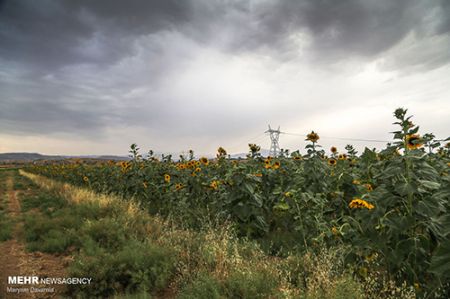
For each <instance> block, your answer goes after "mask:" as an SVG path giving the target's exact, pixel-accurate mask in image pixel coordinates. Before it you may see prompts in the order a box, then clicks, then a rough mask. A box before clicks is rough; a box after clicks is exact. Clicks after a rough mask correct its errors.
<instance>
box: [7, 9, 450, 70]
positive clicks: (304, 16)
mask: <svg viewBox="0 0 450 299" xmlns="http://www.w3.org/2000/svg"><path fill="white" fill-rule="evenodd" d="M448 3H449V1H446V0H441V1H440V2H438V1H437V0H432V1H420V0H397V1H390V0H377V1H369V0H340V1H334V0H284V1H218V0H216V1H206V0H205V1H192V0H191V1H188V0H185V1H182V0H178V1H177V0H165V1H144V0H132V1H126V2H122V1H111V0H109V1H108V0H97V1H87V0H84V1H50V0H43V1H31V0H29V1H26V0H19V1H12V0H9V1H7V0H6V1H3V4H2V5H1V7H0V40H1V41H2V43H1V46H0V56H1V57H2V58H3V59H9V60H15V61H20V62H22V63H26V64H28V65H33V64H37V65H39V66H40V67H43V66H45V67H49V68H51V67H60V66H64V65H68V64H74V63H75V64H76V63H95V64H110V63H114V62H115V61H117V60H120V59H121V58H123V57H125V56H128V55H133V44H134V42H135V40H136V38H138V37H139V36H145V35H149V34H155V33H158V32H161V31H170V30H174V31H179V32H181V33H183V34H185V35H187V36H189V37H190V38H193V39H195V40H197V41H199V42H202V43H205V44H206V45H208V46H214V44H212V45H211V44H210V43H214V42H216V41H217V39H219V38H220V37H221V35H224V33H225V32H226V31H227V30H229V31H231V32H230V33H229V35H230V36H229V37H228V38H227V39H226V41H225V42H224V45H223V46H224V47H225V48H226V49H227V50H228V51H232V52H235V51H239V50H247V51H255V50H259V49H269V50H270V51H271V54H272V55H274V56H278V57H279V58H281V59H283V58H286V57H288V58H292V57H295V56H296V55H299V54H300V52H299V51H298V49H296V45H295V44H294V43H293V42H292V40H291V39H292V36H293V35H295V34H296V33H298V32H303V33H305V34H307V36H308V38H309V39H311V43H312V45H310V47H309V48H308V49H309V53H310V54H311V55H312V56H315V57H320V58H321V59H324V60H336V59H342V58H346V57H348V56H351V55H360V56H362V57H370V56H374V55H377V54H379V53H381V52H383V51H385V50H387V49H389V48H391V47H393V46H394V45H395V44H396V43H398V42H399V41H400V40H401V39H402V38H404V37H405V35H406V34H408V33H410V32H412V31H417V32H419V31H421V29H422V27H423V26H425V25H427V24H424V22H425V21H424V20H425V17H427V16H428V15H429V13H430V12H432V11H433V9H435V10H437V13H436V17H437V18H438V19H435V20H431V21H432V22H436V24H435V25H434V27H435V29H434V30H433V31H432V32H431V33H430V34H446V33H448V31H449V28H450V17H449V15H450V11H449V10H450V8H449V7H450V5H449V4H448ZM180 46H182V45H180Z"/></svg>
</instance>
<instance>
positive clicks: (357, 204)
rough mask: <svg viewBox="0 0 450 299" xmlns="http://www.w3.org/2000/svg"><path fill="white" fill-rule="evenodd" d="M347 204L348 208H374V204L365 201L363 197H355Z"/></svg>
mask: <svg viewBox="0 0 450 299" xmlns="http://www.w3.org/2000/svg"><path fill="white" fill-rule="evenodd" d="M348 206H349V207H350V209H362V208H365V209H368V210H372V209H373V208H375V206H374V205H372V204H370V203H368V202H367V201H365V200H364V199H361V198H355V199H353V200H352V201H351V202H350V203H349V204H348Z"/></svg>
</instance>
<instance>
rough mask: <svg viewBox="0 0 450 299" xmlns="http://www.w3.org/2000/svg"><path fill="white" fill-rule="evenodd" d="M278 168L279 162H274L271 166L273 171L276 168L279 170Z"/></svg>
mask: <svg viewBox="0 0 450 299" xmlns="http://www.w3.org/2000/svg"><path fill="white" fill-rule="evenodd" d="M280 166H281V163H280V161H275V162H274V163H273V165H272V168H273V169H278V168H280Z"/></svg>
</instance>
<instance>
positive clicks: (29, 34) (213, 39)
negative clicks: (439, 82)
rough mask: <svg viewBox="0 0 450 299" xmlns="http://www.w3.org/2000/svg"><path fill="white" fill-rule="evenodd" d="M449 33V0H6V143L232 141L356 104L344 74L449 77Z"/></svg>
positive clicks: (1, 13) (2, 60)
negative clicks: (74, 138)
mask: <svg viewBox="0 0 450 299" xmlns="http://www.w3.org/2000/svg"><path fill="white" fill-rule="evenodd" d="M449 32H450V4H449V1H446V0H440V1H438V0H431V1H420V0H398V1H390V0H377V1H369V0H340V1H332V0H283V1H275V0H261V1H256V0H248V1H240V0H228V1H223V0H165V1H156V0H154V1H153V0H152V1H148V0H130V1H126V2H123V1H111V0H98V1H89V0H80V1H69V0H63V1H57V0H42V1H32V0H3V1H2V0H0V41H1V42H0V65H1V68H0V89H1V94H0V128H1V130H2V131H3V132H1V131H0V133H9V134H53V133H70V134H78V135H83V136H86V138H91V139H98V138H99V137H100V136H102V134H104V133H105V132H109V131H110V130H112V129H114V128H117V127H118V128H128V127H139V128H144V129H146V128H151V129H152V130H155V131H160V132H163V133H164V134H166V135H167V136H170V137H171V138H178V137H180V138H181V137H183V138H184V137H186V138H189V136H192V135H193V134H194V133H195V134H196V135H201V136H204V138H216V137H217V136H222V137H223V136H228V137H230V138H231V136H233V135H235V134H236V132H239V131H241V130H242V128H243V127H246V126H250V127H252V128H251V129H249V130H253V131H254V129H253V128H254V127H264V128H265V126H266V122H267V121H271V119H275V120H286V121H288V120H292V119H295V118H296V117H305V116H307V115H308V113H313V111H315V110H317V109H326V107H328V106H329V102H327V101H325V100H323V99H325V98H326V97H327V96H329V94H327V90H325V91H324V90H323V86H324V85H327V88H328V89H329V90H332V91H333V92H334V94H333V96H334V95H336V94H338V95H339V96H341V98H342V102H343V103H346V104H347V103H348V104H349V105H350V104H351V103H353V102H355V96H354V95H353V94H351V92H350V93H345V92H343V91H341V90H340V89H339V88H337V87H336V86H342V85H343V84H344V82H343V81H339V80H337V79H336V77H335V75H334V74H335V73H339V74H340V75H341V76H342V75H344V76H351V74H349V73H348V71H347V70H346V69H345V67H342V68H341V65H340V63H350V64H351V63H352V62H354V61H356V63H355V65H356V66H355V68H358V67H360V65H363V64H365V63H370V62H373V61H381V62H380V63H379V66H380V67H381V69H383V70H387V71H402V72H404V73H407V74H414V73H417V72H427V71H432V70H435V69H438V68H440V67H442V66H446V65H448V63H449V62H450V54H449V53H450V35H449ZM236 61H238V62H236ZM261 65H263V66H261ZM291 65H293V66H297V65H298V66H299V68H300V67H303V68H311V73H313V75H311V76H309V75H308V74H306V73H305V74H302V75H301V76H299V78H300V79H299V78H297V79H296V80H298V81H299V82H301V84H302V85H301V88H298V87H296V86H292V85H289V86H286V88H285V86H284V84H285V83H284V81H289V80H290V79H291V78H290V77H289V76H291V75H292V74H296V73H295V72H294V71H293V70H289V71H285V69H286V68H289V67H290V66H291ZM330 65H332V66H333V69H331V68H330ZM334 65H337V67H335V66H334ZM258 68H261V72H260V73H255V72H253V73H247V69H256V70H257V69H258ZM315 68H317V69H318V70H315ZM350 69H351V67H350ZM276 71H279V72H280V73H283V74H284V76H285V77H284V78H279V77H277V76H276V75H274V74H272V73H275V72H276ZM316 71H317V72H323V74H322V75H323V76H322V75H321V76H316V74H315V73H314V72H316ZM346 72H347V73H346ZM350 73H351V71H350ZM302 76H303V77H302ZM256 77H257V78H256ZM253 78H255V80H254V81H258V82H263V83H261V86H260V85H258V84H259V83H258V82H256V83H255V82H252V79H253ZM319 81H320V82H319ZM252 84H254V85H252ZM249 86H250V87H249ZM333 86H334V87H333ZM347 88H348V89H351V88H352V86H351V85H350V86H347ZM302 89H303V90H302ZM284 90H286V91H284ZM298 90H300V91H301V92H303V91H304V90H307V91H308V92H304V93H303V94H301V95H297V94H295V92H296V91H298ZM299 111H300V112H299ZM193 132H194V133H193ZM168 138H169V137H168ZM217 138H219V137H217Z"/></svg>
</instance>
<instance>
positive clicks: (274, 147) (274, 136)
mask: <svg viewBox="0 0 450 299" xmlns="http://www.w3.org/2000/svg"><path fill="white" fill-rule="evenodd" d="M264 133H269V135H270V141H271V144H270V151H269V156H271V157H278V155H279V154H280V145H279V144H278V140H279V139H280V133H281V132H280V126H278V129H277V130H274V129H272V128H271V127H270V125H269V130H267V131H266V132H264Z"/></svg>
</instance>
